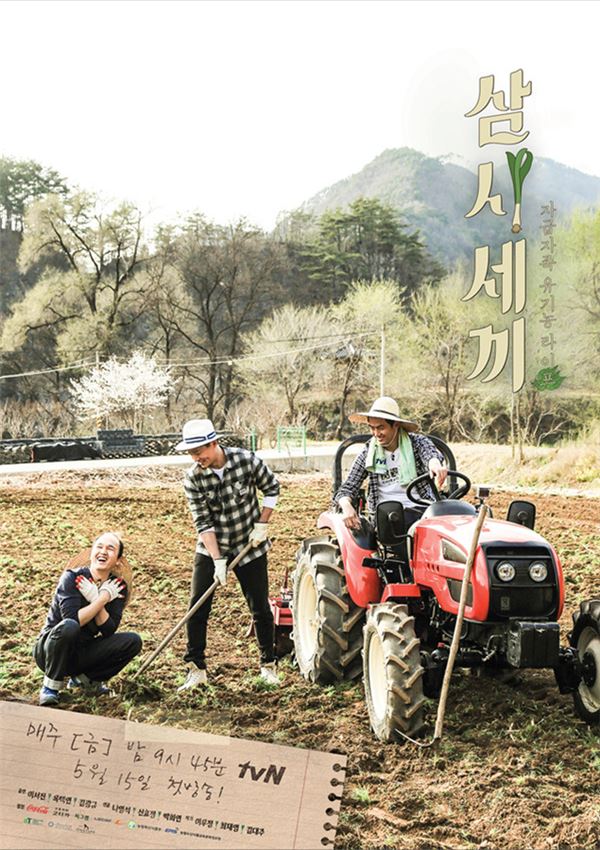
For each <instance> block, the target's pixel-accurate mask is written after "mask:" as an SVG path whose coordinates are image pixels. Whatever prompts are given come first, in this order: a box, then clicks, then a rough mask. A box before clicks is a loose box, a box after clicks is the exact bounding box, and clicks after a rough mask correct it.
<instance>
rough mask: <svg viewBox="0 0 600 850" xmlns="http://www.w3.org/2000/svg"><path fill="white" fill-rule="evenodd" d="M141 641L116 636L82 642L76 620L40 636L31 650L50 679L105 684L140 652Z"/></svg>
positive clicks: (128, 635) (131, 634)
mask: <svg viewBox="0 0 600 850" xmlns="http://www.w3.org/2000/svg"><path fill="white" fill-rule="evenodd" d="M141 649H142V639H141V637H140V636H139V635H138V634H136V632H115V633H114V634H113V635H111V636H110V637H106V638H105V637H97V638H93V639H92V640H82V639H81V626H80V625H79V622H78V620H63V621H62V622H60V623H59V624H58V625H57V626H54V628H53V629H50V630H49V631H47V632H44V633H43V634H41V635H40V636H39V638H38V640H37V643H36V645H35V646H34V648H33V657H34V658H35V661H36V664H37V666H38V667H39V668H40V670H43V671H44V673H45V674H46V676H47V677H48V678H49V679H54V680H55V681H60V680H61V679H64V678H65V677H66V676H77V675H78V674H79V673H85V674H86V676H87V677H88V678H89V679H91V680H93V681H97V682H106V680H107V679H110V678H111V677H112V676H116V674H117V673H119V672H120V671H121V670H122V669H123V667H125V665H126V664H128V663H129V662H130V661H131V659H132V658H135V656H136V655H137V654H138V653H139V652H140V651H141Z"/></svg>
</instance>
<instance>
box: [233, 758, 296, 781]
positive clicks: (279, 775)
mask: <svg viewBox="0 0 600 850" xmlns="http://www.w3.org/2000/svg"><path fill="white" fill-rule="evenodd" d="M238 767H239V768H240V772H239V774H238V779H245V778H246V776H248V775H249V776H250V779H251V780H252V781H253V782H260V780H261V779H262V781H263V782H272V783H273V784H274V785H279V783H280V782H281V780H282V779H283V774H284V773H285V771H286V768H285V767H277V765H274V764H270V765H269V766H268V767H255V765H253V764H250V762H249V761H247V762H244V764H238Z"/></svg>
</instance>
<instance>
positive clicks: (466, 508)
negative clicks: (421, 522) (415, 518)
mask: <svg viewBox="0 0 600 850" xmlns="http://www.w3.org/2000/svg"><path fill="white" fill-rule="evenodd" d="M460 514H463V515H464V516H476V514H477V511H476V510H475V508H474V507H473V505H470V504H469V503H468V502H460V501H459V500H458V499H442V501H441V502H432V503H431V504H430V505H429V507H428V508H427V509H426V510H425V512H424V514H423V516H422V517H421V519H430V518H431V517H435V516H457V515H460Z"/></svg>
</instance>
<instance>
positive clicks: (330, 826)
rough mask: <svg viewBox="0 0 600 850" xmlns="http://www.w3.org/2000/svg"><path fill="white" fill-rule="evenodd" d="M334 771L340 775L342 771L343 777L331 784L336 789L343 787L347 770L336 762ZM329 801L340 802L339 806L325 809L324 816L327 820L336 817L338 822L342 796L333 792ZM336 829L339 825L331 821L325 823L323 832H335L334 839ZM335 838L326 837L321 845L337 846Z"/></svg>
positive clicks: (333, 780) (328, 796)
mask: <svg viewBox="0 0 600 850" xmlns="http://www.w3.org/2000/svg"><path fill="white" fill-rule="evenodd" d="M332 770H334V771H335V772H336V773H339V772H340V771H342V773H343V777H342V778H340V779H338V778H337V777H336V776H333V777H332V778H331V779H330V781H329V784H330V785H331V786H332V787H334V788H336V787H338V786H343V785H344V782H345V780H346V768H345V767H344V765H342V764H339V762H334V764H333V765H332ZM327 799H328V801H329V802H330V803H334V802H336V801H338V805H337V807H336V808H334V807H333V806H328V807H327V808H326V809H325V812H324V814H325V816H326V817H327V818H333V817H335V818H336V821H337V816H338V814H339V802H341V799H342V795H341V794H335V793H334V792H333V791H332V792H331V793H329V794H328V795H327ZM336 829H337V823H331V822H330V821H329V820H325V821H324V823H323V830H324V831H325V832H331V831H332V830H333V833H334V838H335V831H336ZM334 838H329V837H328V836H327V835H324V836H323V837H322V838H321V845H322V846H323V847H328V846H332V847H333V845H334V844H335V841H334Z"/></svg>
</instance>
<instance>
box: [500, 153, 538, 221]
mask: <svg viewBox="0 0 600 850" xmlns="http://www.w3.org/2000/svg"><path fill="white" fill-rule="evenodd" d="M506 158H507V160H508V169H509V171H510V176H511V178H512V184H513V190H514V195H515V212H514V215H513V220H512V232H513V233H520V232H521V192H522V189H523V183H524V182H525V178H526V177H527V175H528V174H529V169H530V168H531V163H532V162H533V154H532V153H531V151H529V150H527V148H521V150H520V151H519V152H518V153H517V155H516V156H515V155H514V154H513V153H511V152H510V151H507V152H506Z"/></svg>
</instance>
